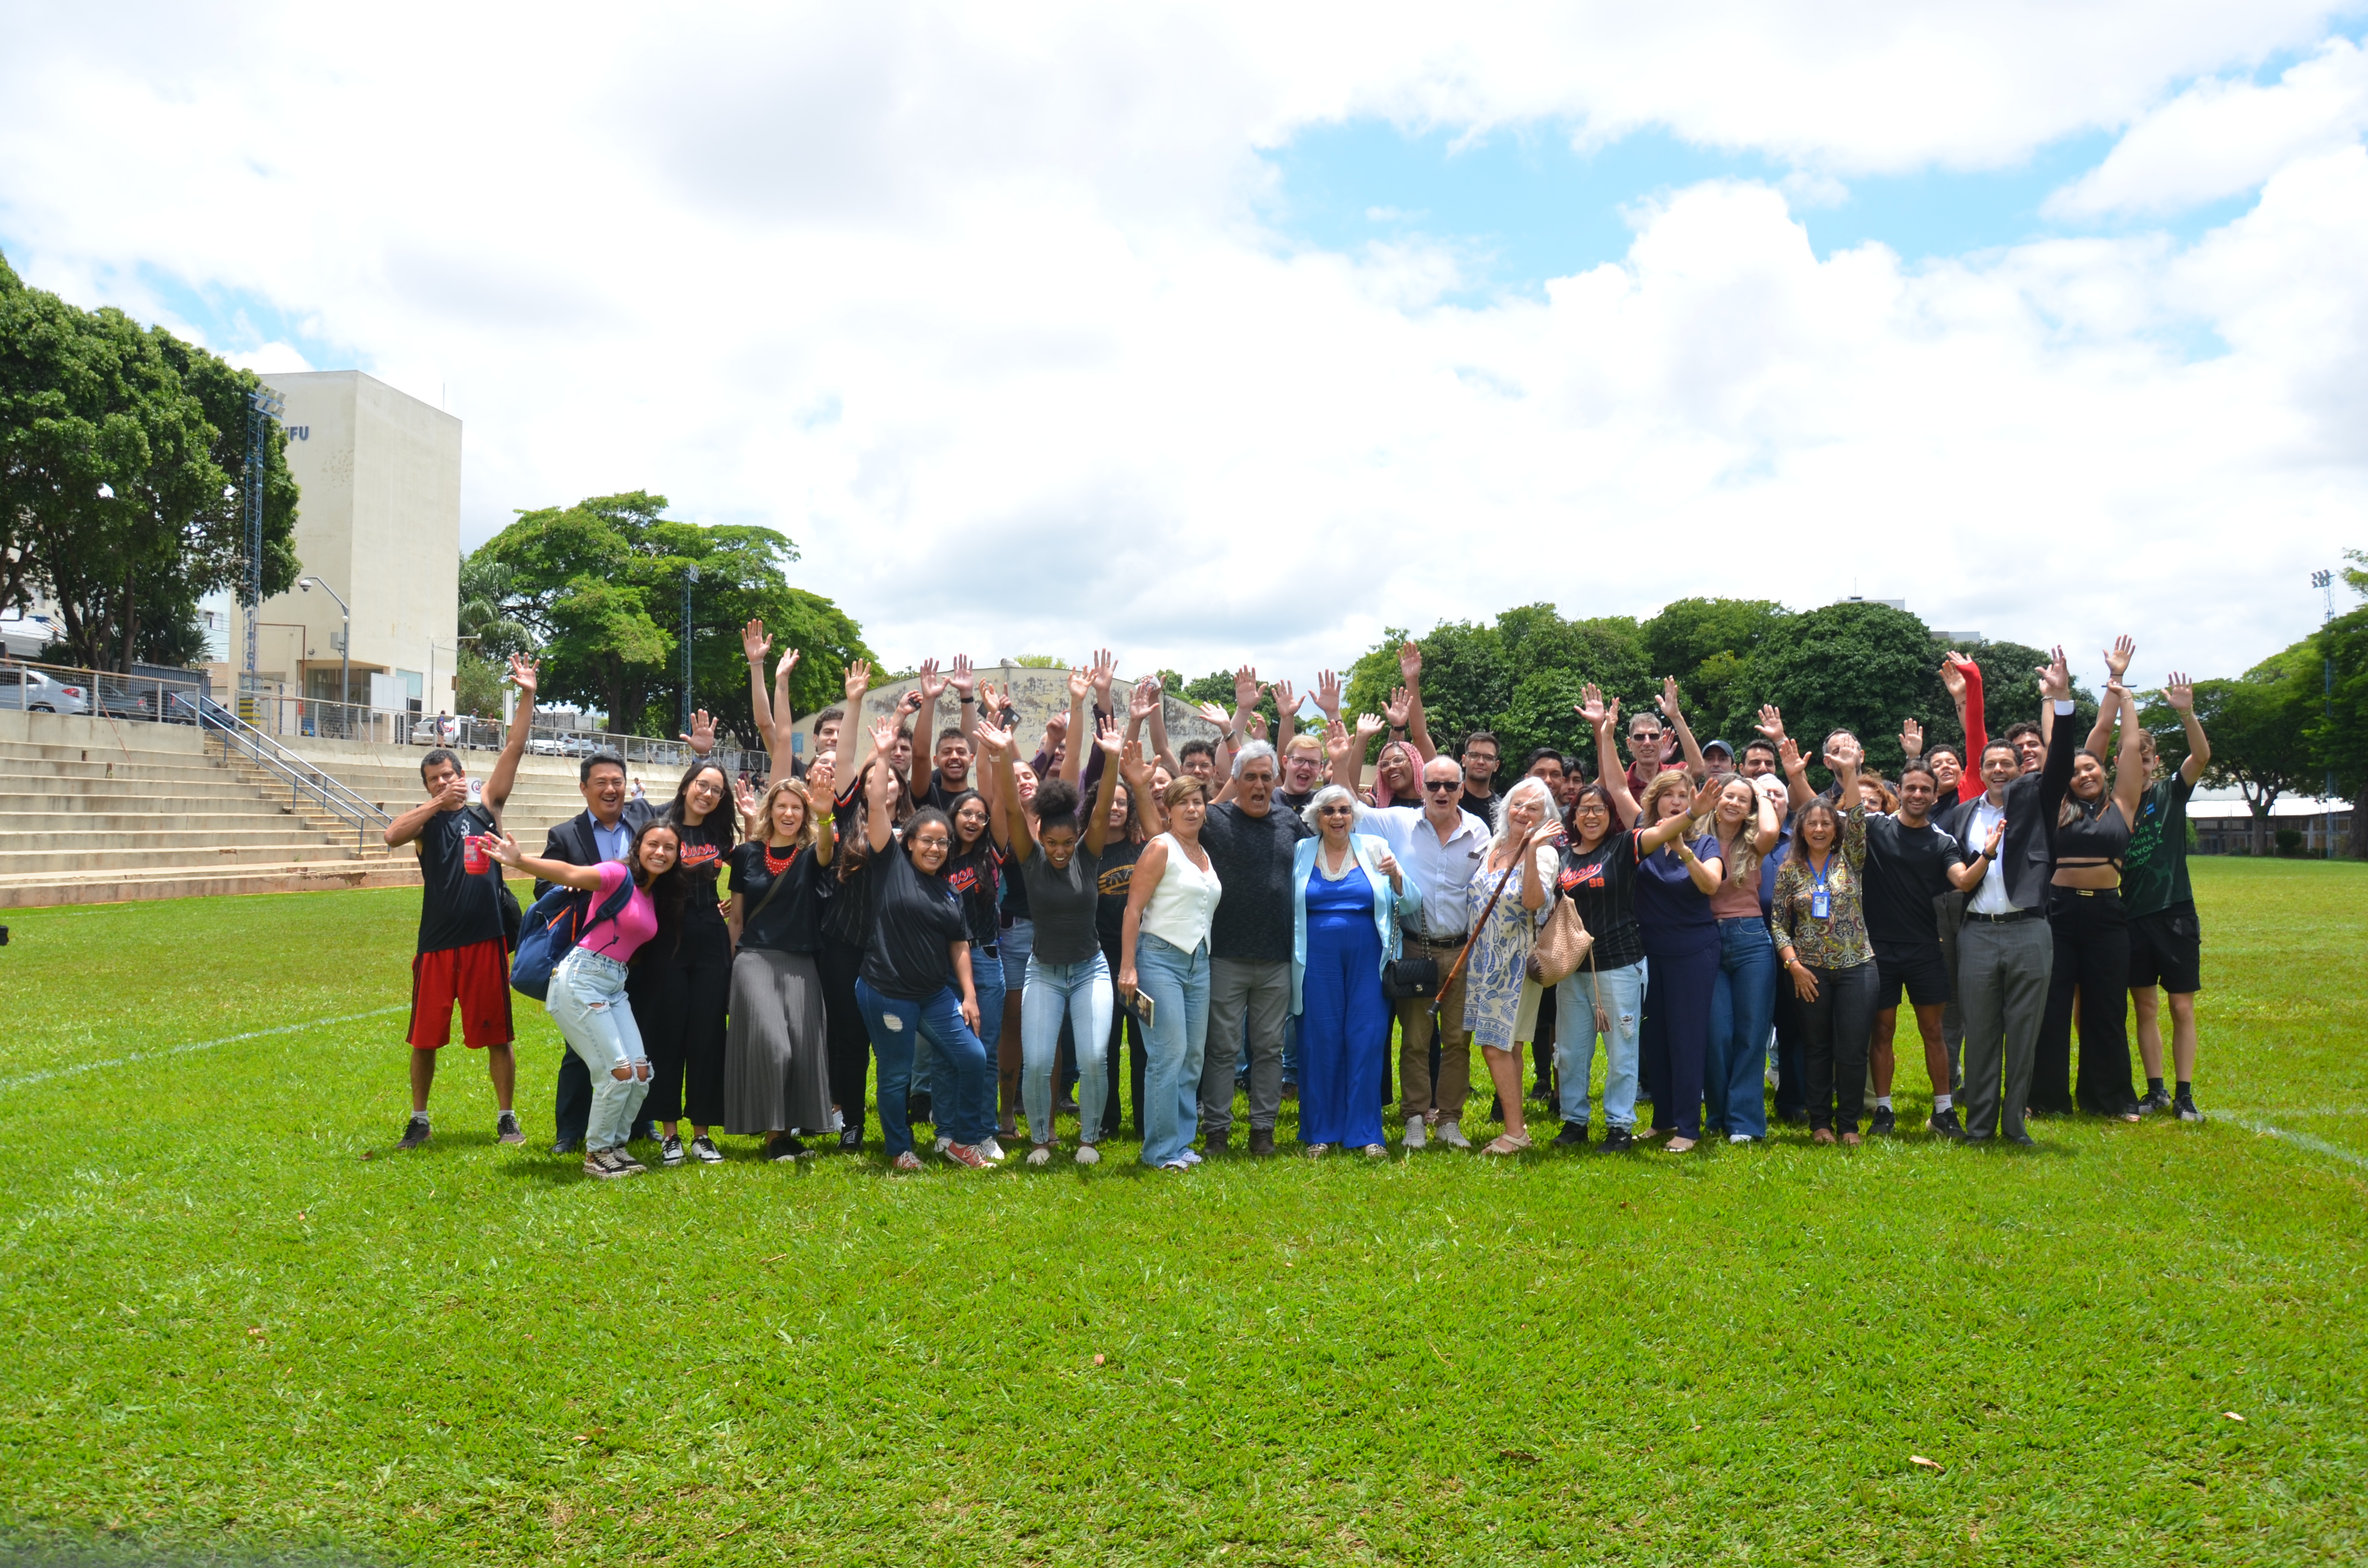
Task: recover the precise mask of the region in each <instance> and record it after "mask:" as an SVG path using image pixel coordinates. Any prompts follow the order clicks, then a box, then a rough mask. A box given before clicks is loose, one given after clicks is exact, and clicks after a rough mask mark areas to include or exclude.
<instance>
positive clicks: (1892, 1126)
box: [1866, 1105, 1899, 1138]
mask: <svg viewBox="0 0 2368 1568" xmlns="http://www.w3.org/2000/svg"><path fill="white" fill-rule="evenodd" d="M1896 1131H1899V1119H1898V1118H1896V1117H1895V1116H1893V1115H1892V1114H1891V1108H1890V1107H1889V1106H1887V1105H1879V1106H1877V1107H1875V1108H1874V1114H1873V1116H1871V1117H1869V1118H1868V1119H1867V1123H1866V1132H1867V1136H1868V1137H1870V1138H1888V1137H1890V1136H1891V1135H1892V1134H1893V1133H1895V1132H1896Z"/></svg>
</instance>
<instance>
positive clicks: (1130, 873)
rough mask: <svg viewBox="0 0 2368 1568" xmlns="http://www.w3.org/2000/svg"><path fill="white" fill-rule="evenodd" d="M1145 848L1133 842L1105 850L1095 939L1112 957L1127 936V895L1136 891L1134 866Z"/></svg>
mask: <svg viewBox="0 0 2368 1568" xmlns="http://www.w3.org/2000/svg"><path fill="white" fill-rule="evenodd" d="M1142 858H1143V846H1142V845H1140V844H1137V843H1136V842H1135V841H1134V840H1133V839H1132V838H1121V839H1113V840H1111V841H1110V843H1108V844H1105V845H1103V846H1102V858H1101V869H1100V870H1099V871H1097V872H1096V873H1095V875H1094V892H1095V895H1096V896H1095V899H1094V935H1095V936H1096V937H1099V938H1100V940H1101V944H1102V946H1103V947H1105V948H1107V949H1110V951H1111V952H1112V953H1115V952H1117V951H1118V949H1119V944H1120V942H1121V940H1123V939H1124V937H1125V936H1126V895H1127V894H1128V893H1129V892H1133V889H1134V863H1135V862H1136V861H1137V860H1140V859H1142Z"/></svg>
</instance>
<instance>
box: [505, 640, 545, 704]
mask: <svg viewBox="0 0 2368 1568" xmlns="http://www.w3.org/2000/svg"><path fill="white" fill-rule="evenodd" d="M540 680H541V675H540V674H539V673H538V672H537V671H536V669H535V667H534V661H533V660H532V659H529V658H528V657H526V655H524V654H523V653H512V654H511V655H510V684H511V685H512V686H515V687H518V698H519V699H520V702H521V704H522V705H523V706H525V707H527V708H532V707H533V706H534V690H535V685H536V683H537V682H538V681H540Z"/></svg>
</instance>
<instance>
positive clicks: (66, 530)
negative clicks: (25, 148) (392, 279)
mask: <svg viewBox="0 0 2368 1568" xmlns="http://www.w3.org/2000/svg"><path fill="white" fill-rule="evenodd" d="M258 384H259V383H258V382H257V381H256V378H255V376H254V375H253V374H251V373H250V372H247V371H244V370H238V369H233V368H232V367H230V366H229V365H227V364H225V363H224V362H223V361H222V360H221V359H219V358H215V357H214V356H213V355H211V354H209V353H207V352H205V351H204V350H203V349H200V348H197V347H193V346H191V345H189V344H186V343H183V342H181V341H180V340H179V339H178V338H176V337H174V336H173V335H171V334H169V333H166V332H165V331H163V330H161V329H143V328H142V327H141V326H140V324H138V323H136V322H134V321H132V320H131V318H130V317H129V316H126V315H125V314H123V312H120V311H114V310H101V311H97V312H85V311H82V310H79V309H77V308H75V307H74V306H73V305H71V304H68V303H66V302H65V301H63V300H60V299H59V298H58V297H57V296H56V295H54V294H50V293H47V292H45V291H43V290H38V289H28V288H26V287H24V285H23V284H22V282H21V281H20V280H19V279H18V278H17V275H16V273H15V271H14V270H12V269H11V268H10V267H8V265H7V263H6V259H5V258H0V607H7V606H15V605H22V604H24V603H26V602H28V600H29V599H30V598H31V597H33V596H34V595H35V594H37V593H38V594H46V595H48V596H49V597H51V598H53V599H55V600H56V601H57V603H58V606H59V609H60V615H61V619H63V622H64V624H65V628H66V656H67V657H69V658H72V659H74V660H77V661H79V662H82V663H85V664H88V665H95V666H98V667H102V668H107V667H114V668H121V667H127V666H129V665H131V664H132V663H134V662H137V661H141V660H144V659H159V660H172V659H179V658H186V657H188V655H189V654H190V653H193V652H194V650H195V644H196V642H197V632H196V628H195V621H196V616H197V601H198V599H199V597H201V596H203V595H204V594H207V593H210V592H211V591H213V590H214V589H216V588H220V587H225V586H229V585H233V584H234V583H238V582H241V581H243V579H244V575H245V559H246V523H245V510H246V509H245V496H246V488H247V483H248V475H247V472H246V469H247V440H246V433H247V394H248V393H249V392H251V391H253V390H254V389H255V388H256V386H257V385H258ZM265 465H266V466H265V472H264V473H263V474H261V475H259V476H257V479H256V482H257V483H260V484H261V485H262V486H263V489H264V500H265V506H264V546H265V562H264V591H265V592H266V593H267V594H270V593H277V592H281V591H284V590H285V589H286V588H288V587H289V586H290V585H291V584H293V582H294V581H295V577H296V573H297V564H296V556H295V550H294V545H293V536H294V527H295V511H296V485H295V482H294V481H293V480H292V479H291V478H290V476H289V473H288V469H287V461H286V458H285V456H284V454H283V453H282V451H281V449H280V445H279V442H277V441H272V442H268V443H266V447H265Z"/></svg>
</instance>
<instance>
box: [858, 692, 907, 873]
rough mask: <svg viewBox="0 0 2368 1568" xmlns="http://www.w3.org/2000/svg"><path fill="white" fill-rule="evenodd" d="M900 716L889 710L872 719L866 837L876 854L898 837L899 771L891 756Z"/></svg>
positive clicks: (865, 814) (864, 789)
mask: <svg viewBox="0 0 2368 1568" xmlns="http://www.w3.org/2000/svg"><path fill="white" fill-rule="evenodd" d="M896 719H897V715H896V714H894V713H889V714H887V715H885V716H883V717H882V718H879V719H876V720H874V721H872V724H871V750H872V754H873V755H872V762H873V767H872V769H871V778H868V779H866V780H865V781H864V787H863V796H864V807H865V810H864V812H863V819H864V820H863V838H864V842H865V843H866V844H868V845H869V846H871V853H873V854H874V855H878V854H881V853H882V852H884V851H885V850H886V849H887V847H888V844H889V840H891V839H892V838H894V836H895V821H896V791H897V790H898V789H899V788H900V786H899V785H898V784H897V782H896V770H895V768H894V767H890V766H889V761H888V759H889V757H890V756H891V755H893V754H894V751H895V749H896Z"/></svg>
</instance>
